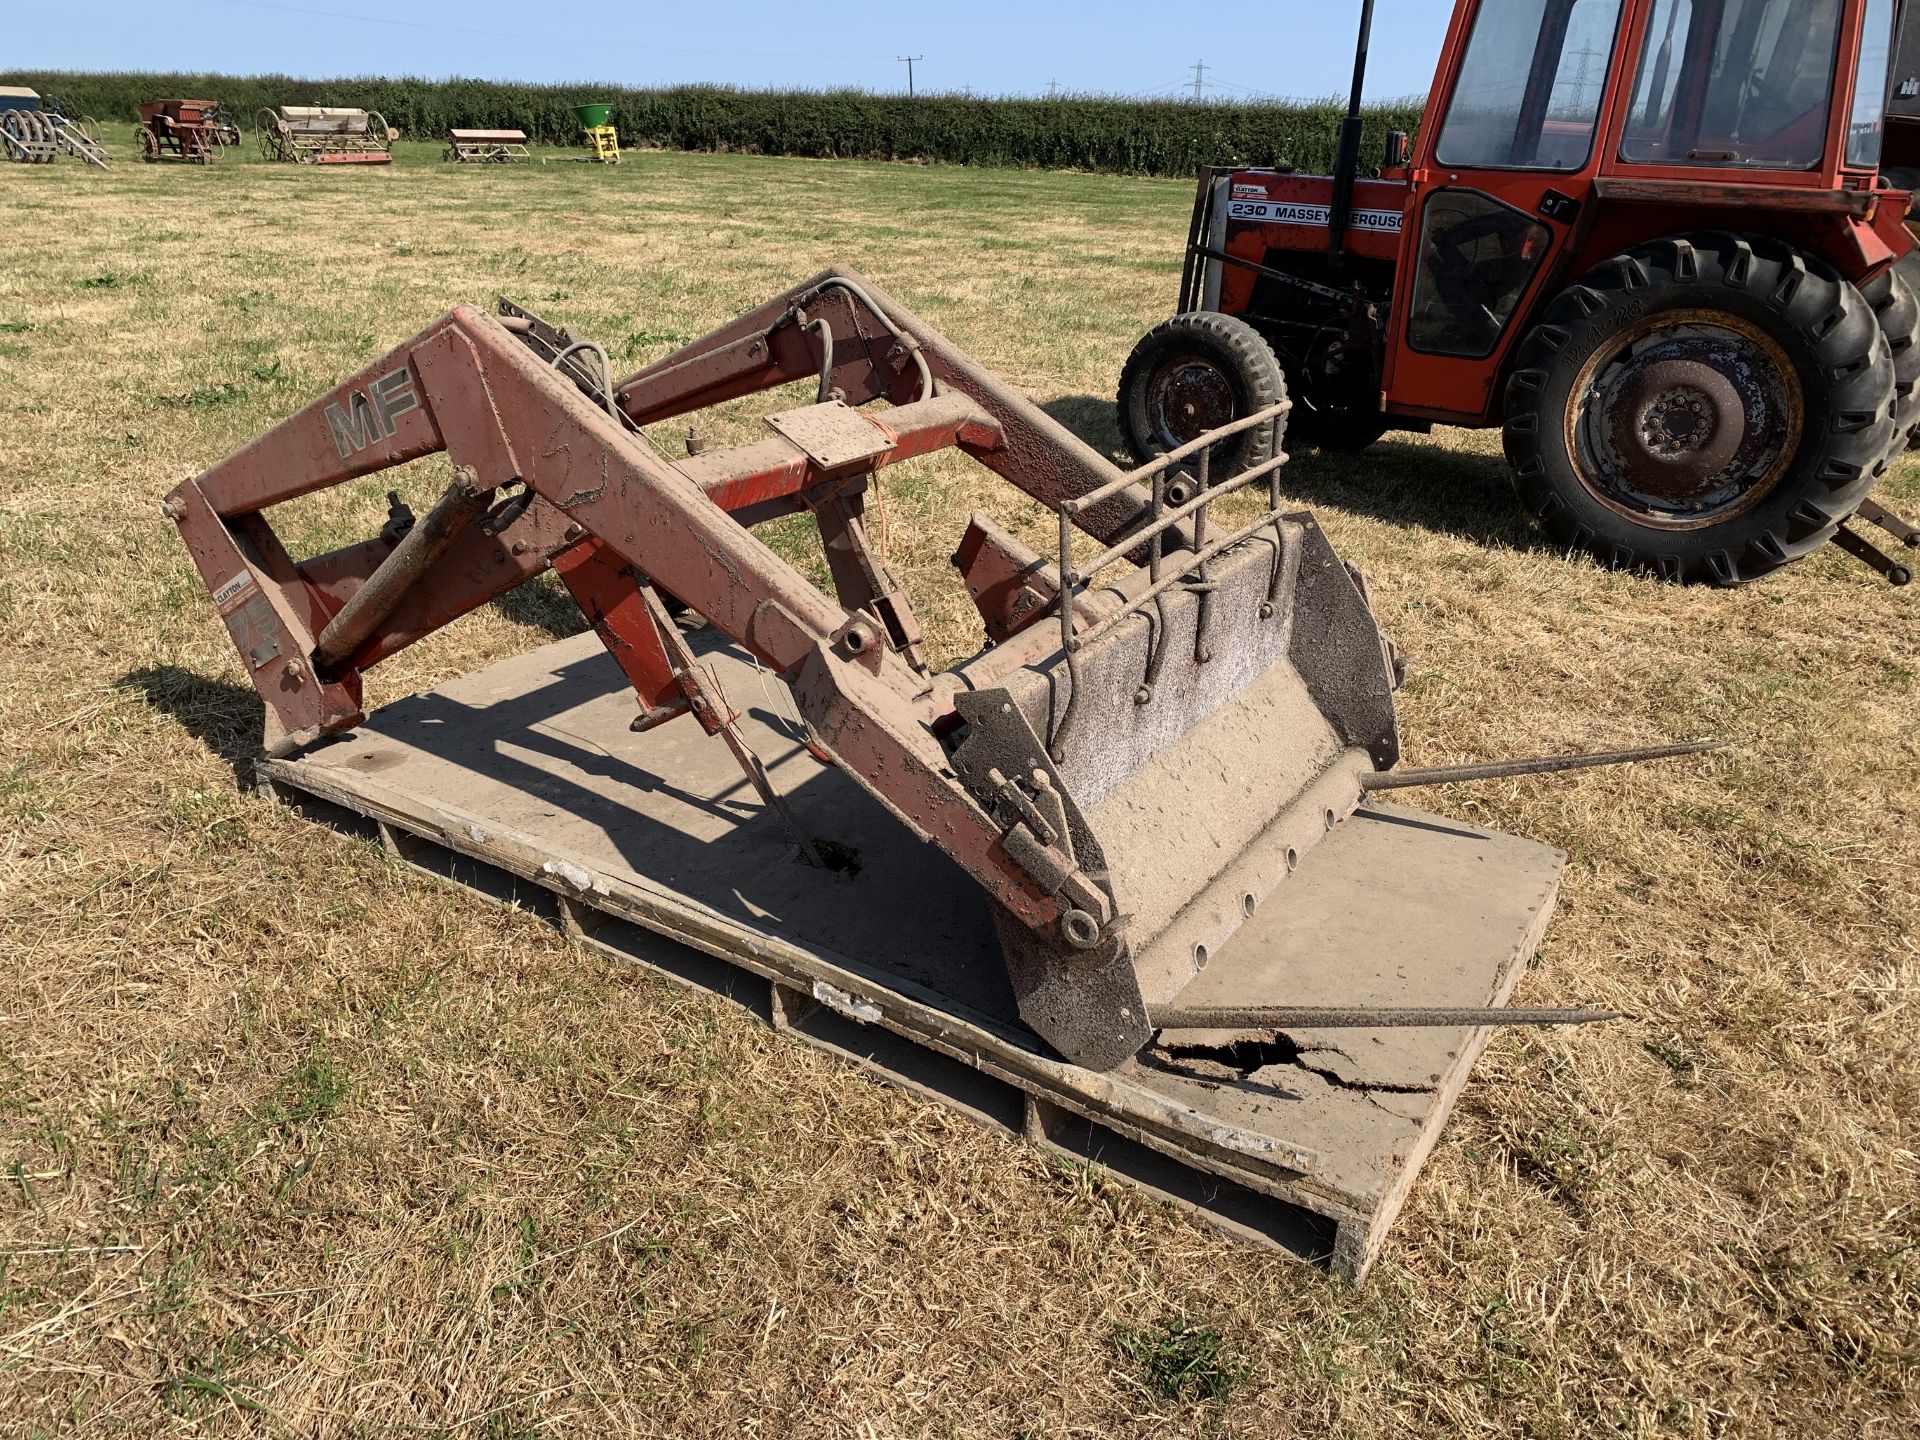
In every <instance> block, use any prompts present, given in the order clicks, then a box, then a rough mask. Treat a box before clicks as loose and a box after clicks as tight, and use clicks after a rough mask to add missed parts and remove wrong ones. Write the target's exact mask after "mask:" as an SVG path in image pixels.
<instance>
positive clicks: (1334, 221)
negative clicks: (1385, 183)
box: [1327, 0, 1373, 260]
mask: <svg viewBox="0 0 1920 1440" xmlns="http://www.w3.org/2000/svg"><path fill="white" fill-rule="evenodd" d="M1372 35H1373V0H1362V4H1361V6H1360V39H1359V41H1358V42H1357V43H1356V44H1355V45H1354V47H1353V88H1352V90H1351V91H1349V92H1348V95H1347V115H1346V119H1344V120H1342V121H1341V122H1340V150H1339V153H1338V154H1337V155H1336V156H1335V158H1334V162H1333V203H1332V204H1331V205H1329V206H1328V207H1327V254H1329V255H1331V256H1333V257H1334V259H1335V260H1338V259H1339V257H1340V252H1341V250H1342V249H1343V248H1344V246H1345V244H1346V239H1347V221H1348V220H1350V219H1351V218H1352V217H1353V181H1354V176H1355V175H1356V174H1357V173H1358V172H1359V169H1360V132H1361V130H1362V129H1363V128H1364V127H1365V124H1366V122H1365V121H1364V120H1362V119H1361V117H1360V92H1361V89H1362V88H1363V87H1364V86H1365V85H1366V83H1367V47H1368V45H1369V43H1370V41H1371V38H1372Z"/></svg>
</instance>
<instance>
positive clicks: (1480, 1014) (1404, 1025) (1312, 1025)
mask: <svg viewBox="0 0 1920 1440" xmlns="http://www.w3.org/2000/svg"><path fill="white" fill-rule="evenodd" d="M1633 1018H1634V1017H1633V1016H1631V1015H1629V1014H1627V1013H1626V1012H1625V1011H1623V1010H1558V1009H1539V1008H1533V1009H1523V1008H1519V1007H1513V1006H1505V1005H1497V1006H1471V1005H1468V1006H1448V1005H1428V1006H1413V1007H1402V1006H1393V1005H1385V1006H1349V1005H1197V1006H1195V1007H1193V1008H1192V1009H1190V1010H1168V1011H1164V1012H1162V1013H1160V1014H1157V1015H1155V1016H1153V1017H1152V1019H1153V1024H1154V1027H1155V1028H1156V1029H1159V1030H1385V1029H1411V1028H1428V1027H1430V1028H1434V1029H1445V1028H1451V1027H1453V1026H1470V1027H1474V1028H1478V1027H1479V1026H1482V1025H1591V1024H1593V1023H1594V1022H1596V1021H1600V1020H1631V1019H1633Z"/></svg>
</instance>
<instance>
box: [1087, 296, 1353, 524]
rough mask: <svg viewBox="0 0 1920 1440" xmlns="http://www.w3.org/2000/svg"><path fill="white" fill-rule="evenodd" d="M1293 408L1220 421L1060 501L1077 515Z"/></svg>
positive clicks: (1283, 405)
mask: <svg viewBox="0 0 1920 1440" xmlns="http://www.w3.org/2000/svg"><path fill="white" fill-rule="evenodd" d="M1342 298H1345V297H1342ZM1291 409H1293V402H1292V401H1291V400H1281V401H1277V402H1276V403H1274V404H1272V405H1269V406H1267V407H1266V409H1264V410H1256V411H1254V412H1253V413H1252V414H1251V415H1242V416H1241V417H1240V418H1239V419H1238V420H1229V421H1228V422H1227V423H1226V424H1225V425H1221V426H1219V427H1218V428H1216V429H1213V430H1209V431H1207V433H1206V434H1204V435H1201V436H1198V437H1197V438H1195V439H1192V440H1189V441H1188V442H1187V443H1186V444H1184V445H1182V446H1180V447H1179V448H1178V449H1174V450H1169V451H1168V452H1167V453H1166V454H1164V455H1156V456H1155V457H1154V458H1153V459H1152V460H1149V461H1148V462H1147V463H1146V464H1145V465H1142V466H1140V467H1138V468H1137V469H1133V470H1129V471H1127V472H1126V473H1125V474H1124V475H1116V476H1115V477H1114V478H1113V479H1111V480H1109V481H1107V483H1106V484H1104V485H1102V486H1100V487H1099V488H1098V489H1094V490H1089V491H1088V492H1087V493H1086V494H1084V495H1076V496H1074V497H1073V498H1072V499H1070V500H1062V501H1061V502H1060V504H1061V505H1062V506H1063V507H1064V508H1065V509H1066V510H1067V511H1068V512H1069V513H1071V514H1074V515H1078V514H1079V513H1080V512H1081V511H1082V510H1088V509H1091V508H1092V507H1093V506H1095V505H1098V504H1099V503H1100V502H1101V501H1102V500H1107V499H1111V498H1112V497H1113V496H1115V495H1118V494H1119V493H1120V492H1121V491H1122V490H1124V489H1126V488H1127V487H1128V486H1129V485H1133V484H1136V483H1138V482H1139V481H1141V480H1145V479H1147V478H1148V477H1149V476H1152V475H1157V474H1159V473H1160V472H1161V471H1162V470H1168V469H1171V468H1172V467H1173V466H1175V465H1178V464H1179V463H1180V462H1181V461H1182V460H1186V459H1189V458H1191V457H1192V456H1195V455H1198V454H1199V453H1200V452H1201V451H1202V450H1208V449H1211V448H1212V447H1213V446H1215V445H1218V444H1219V443H1220V442H1221V441H1222V440H1227V439H1231V438H1232V437H1233V436H1235V435H1238V434H1239V433H1240V432H1241V431H1242V430H1251V429H1252V428H1253V427H1254V426H1256V425H1258V424H1260V423H1261V422H1262V421H1263V420H1271V419H1273V418H1274V417H1275V416H1278V415H1284V414H1286V413H1287V412H1288V411H1289V410H1291Z"/></svg>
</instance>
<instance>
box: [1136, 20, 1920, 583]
mask: <svg viewBox="0 0 1920 1440" xmlns="http://www.w3.org/2000/svg"><path fill="white" fill-rule="evenodd" d="M1894 9H1895V6H1894V0H1456V4H1455V8H1454V14H1453V18H1452V21H1451V24H1450V25H1449V27H1448V31H1447V38H1446V43H1445V46H1444V48H1443V49H1442V52H1441V55H1440V62H1439V67H1438V69H1437V71H1436V72H1435V76H1434V83H1433V91H1432V94H1431V96H1430V97H1429V99H1428V102H1427V108H1426V111H1425V119H1424V120H1423V123H1422V125H1421V127H1420V135H1419V139H1418V141H1417V142H1416V143H1414V144H1412V145H1409V143H1408V140H1407V137H1406V136H1405V135H1402V134H1397V133H1396V134H1393V135H1390V136H1388V138H1387V147H1386V149H1387V153H1386V157H1385V162H1384V164H1383V165H1382V166H1381V167H1380V169H1379V170H1378V171H1376V172H1375V173H1374V175H1373V176H1372V177H1370V178H1360V177H1359V175H1358V169H1359V165H1358V157H1359V147H1360V132H1361V119H1360V114H1359V110H1360V105H1359V97H1360V84H1361V80H1362V77H1363V75H1364V73H1365V67H1366V55H1367V35H1368V31H1369V29H1370V26H1371V21H1372V10H1373V4H1372V0H1363V8H1362V17H1361V29H1360V45H1359V49H1358V53H1357V56H1356V61H1355V66H1354V85H1353V101H1352V104H1351V106H1350V108H1349V111H1348V115H1347V119H1346V122H1345V125H1344V127H1343V129H1342V132H1341V137H1340V147H1339V153H1338V159H1337V161H1336V164H1335V166H1334V174H1332V175H1331V176H1325V175H1297V174H1294V173H1292V172H1290V171H1288V170H1284V169H1227V168H1215V169H1209V170H1207V171H1205V172H1204V173H1203V174H1202V176H1201V179H1200V186H1199V192H1198V195H1197V197H1196V201H1195V206H1194V213H1193V222H1192V228H1191V230H1190V232H1189V236H1188V243H1187V259H1186V265H1185V269H1184V273H1183V275H1182V279H1181V289H1180V305H1179V313H1178V314H1176V315H1174V316H1173V318H1171V319H1170V320H1167V321H1165V322H1164V323H1162V324H1160V325H1158V326H1156V327H1154V329H1153V330H1151V331H1149V332H1148V333H1147V335H1146V336H1145V337H1144V338H1142V340H1141V341H1140V343H1139V344H1138V345H1137V346H1136V347H1135V348H1134V351H1133V354H1132V356H1131V357H1130V358H1129V359H1128V361H1127V365H1126V369H1125V371H1124V372H1123V374H1122V376H1121V380H1120V395H1119V409H1120V429H1121V432H1122V434H1123V435H1124V437H1125V439H1126V441H1127V443H1128V445H1129V446H1130V447H1131V449H1132V450H1133V451H1134V453H1135V454H1136V455H1138V456H1139V457H1140V458H1142V459H1146V458H1148V457H1150V456H1154V455H1158V454H1164V453H1165V452H1166V451H1168V450H1171V449H1173V448H1175V447H1177V446H1178V445H1180V444H1181V443H1183V442H1184V441H1186V440H1189V439H1191V438H1192V437H1194V436H1196V435H1199V434H1201V433H1203V432H1204V431H1206V430H1209V429H1212V428H1214V427H1216V426H1219V425H1221V424H1224V423H1226V422H1228V421H1230V420H1232V419H1233V418H1235V417H1236V416H1239V415H1244V414H1248V413H1251V412H1253V411H1256V410H1259V409H1260V408H1262V407H1263V406H1267V405H1270V404H1272V403H1273V402H1274V401H1275V400H1277V399H1279V398H1281V397H1283V396H1286V395H1288V394H1289V392H1291V398H1292V400H1293V411H1292V415H1291V417H1290V425H1289V430H1290V433H1291V434H1292V435H1293V436H1294V437H1296V438H1297V439H1299V440H1300V441H1303V442H1306V443H1309V444H1314V445H1318V446H1320V447H1322V448H1324V449H1332V450H1354V449H1358V448H1360V447H1362V446H1365V445H1368V444H1370V443H1371V442H1372V441H1374V440H1375V439H1377V438H1379V437H1380V436H1381V435H1382V434H1383V433H1385V432H1386V431H1388V430H1392V429H1401V430H1425V429H1427V428H1428V427H1429V426H1431V425H1432V424H1435V423H1440V424H1446V425H1466V426H1493V425H1498V426H1500V427H1501V428H1502V430H1503V432H1504V435H1505V441H1506V455H1507V461H1508V464H1509V466H1510V469H1511V473H1512V479H1513V483H1514V486H1515V488H1516V489H1517V490H1518V492H1519V494H1520V498H1521V500H1522V501H1523V502H1524V503H1525V505H1526V507H1527V509H1528V510H1530V511H1531V512H1532V513H1533V514H1534V516H1535V517H1537V519H1538V520H1539V522H1540V524H1541V525H1542V526H1543V527H1544V528H1545V529H1546V531H1547V533H1548V534H1550V535H1551V536H1552V537H1553V538H1554V539H1555V540H1556V541H1557V542H1559V543H1561V544H1563V545H1565V546H1567V547H1569V548H1570V549H1575V550H1582V551H1585V552H1587V553H1589V554H1591V555H1593V556H1595V557H1596V558H1598V559H1599V560H1601V561H1602V562H1603V563H1606V564H1608V565H1613V566H1619V567H1624V568H1632V569H1638V570H1645V571H1649V572H1653V573H1657V574H1659V575H1662V576H1665V577H1668V578H1670V579H1674V580H1683V581H1694V580H1698V581H1708V582H1712V583H1716V584H1722V585H1731V584H1737V583H1740V582H1742V581H1748V580H1753V579H1756V578H1758V577H1759V576H1761V575H1764V574H1766V573H1767V572H1768V571H1770V570H1773V569H1775V568H1776V567H1778V566H1781V565H1784V564H1786V563H1787V562H1788V561H1791V560H1796V559H1798V558H1800V557H1801V556H1803V555H1806V554H1807V553H1809V552H1810V551H1812V550H1814V549H1816V548H1817V547H1819V546H1820V545H1822V544H1824V543H1826V542H1827V541H1828V540H1838V541H1839V542H1840V543H1841V544H1843V545H1844V546H1845V547H1846V548H1847V549H1848V550H1849V551H1851V552H1852V553H1854V554H1856V555H1859V556H1860V557H1861V558H1862V559H1864V560H1866V561H1868V563H1870V564H1873V565H1874V566H1875V568H1876V569H1878V570H1879V571H1880V572H1881V573H1882V574H1884V575H1886V576H1887V577H1888V578H1889V579H1891V580H1893V581H1894V582H1895V583H1896V584H1898V583H1905V581H1906V580H1908V579H1910V578H1911V575H1910V571H1909V568H1908V567H1907V566H1905V565H1903V564H1899V563H1897V562H1895V561H1894V560H1893V559H1892V558H1890V557H1889V556H1887V555H1886V554H1884V553H1883V552H1881V551H1880V550H1879V549H1878V548H1876V547H1875V546H1874V545H1873V544H1871V543H1869V542H1868V541H1867V540H1866V539H1865V537H1864V536H1862V535H1860V534H1859V533H1857V532H1856V531H1853V530H1849V529H1848V528H1847V526H1846V522H1847V521H1848V520H1849V518H1851V517H1853V516H1855V515H1858V516H1859V517H1860V518H1861V519H1864V520H1869V521H1872V522H1873V523H1875V524H1879V525H1881V526H1882V528H1883V529H1885V530H1886V531H1887V532H1888V533H1889V534H1891V535H1892V536H1893V537H1894V538H1895V539H1898V540H1900V541H1902V542H1904V543H1905V544H1907V545H1914V544H1916V543H1920V532H1917V531H1915V530H1914V529H1913V528H1912V527H1910V526H1907V525H1906V524H1905V523H1904V522H1903V521H1901V520H1900V519H1899V518H1898V517H1896V516H1893V515H1891V514H1890V513H1888V512H1887V511H1886V510H1884V509H1883V508H1882V507H1880V506H1879V505H1877V504H1875V503H1874V502H1873V501H1871V500H1869V499H1868V498H1867V492H1868V490H1869V489H1870V488H1871V487H1872V485H1873V483H1874V481H1875V479H1876V478H1877V477H1878V476H1879V475H1880V474H1881V473H1882V471H1883V470H1884V469H1885V468H1886V465H1887V463H1888V462H1889V461H1890V460H1891V459H1892V458H1893V457H1894V456H1896V455H1898V454H1899V453H1900V452H1901V451H1902V450H1903V449H1904V448H1905V447H1906V445H1907V443H1908V440H1909V438H1910V437H1912V436H1913V435H1914V433H1915V431H1916V429H1920V345H1916V343H1915V339H1916V331H1917V330H1920V305H1917V304H1916V300H1915V295H1914V292H1913V290H1912V289H1910V288H1909V286H1908V284H1907V281H1906V280H1905V278H1903V276H1902V275H1901V274H1900V273H1898V272H1897V271H1896V269H1895V265H1896V262H1898V261H1899V260H1901V259H1902V258H1903V257H1904V256H1906V255H1907V254H1908V253H1909V252H1910V251H1911V250H1912V249H1913V248H1914V242H1913V240H1912V238H1911V237H1910V236H1909V235H1908V232H1907V230H1906V229H1905V227H1904V225H1903V223H1902V222H1903V220H1904V219H1905V216H1906V213H1907V208H1908V200H1909V197H1908V194H1907V192H1906V191H1904V190H1898V189H1894V188H1891V187H1890V186H1889V185H1888V184H1887V183H1886V181H1884V180H1883V179H1882V178H1881V176H1880V174H1879V161H1880V142H1881V132H1882V124H1883V114H1884V109H1885V102H1886V91H1887V74H1888V55H1889V48H1890V39H1891V35H1892V30H1893V25H1894ZM1272 443H1274V442H1273V441H1272V439H1271V438H1270V432H1269V431H1268V430H1267V429H1257V430H1248V431H1245V432H1243V433H1242V435H1241V436H1240V437H1238V438H1237V439H1236V441H1235V442H1233V448H1232V449H1231V451H1230V452H1223V453H1222V454H1221V455H1218V456H1216V457H1215V463H1216V464H1219V463H1227V464H1230V465H1234V466H1246V465H1251V464H1254V463H1257V462H1258V461H1260V460H1261V459H1263V458H1265V454H1266V447H1269V446H1270V445H1271V444H1272Z"/></svg>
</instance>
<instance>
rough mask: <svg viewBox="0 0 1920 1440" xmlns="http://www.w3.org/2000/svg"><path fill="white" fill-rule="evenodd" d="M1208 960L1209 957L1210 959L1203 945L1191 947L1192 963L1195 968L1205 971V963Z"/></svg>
mask: <svg viewBox="0 0 1920 1440" xmlns="http://www.w3.org/2000/svg"><path fill="white" fill-rule="evenodd" d="M1210 958H1211V957H1210V956H1209V955H1208V954H1207V947H1206V946H1204V945H1196V946H1194V947H1193V963H1194V965H1195V966H1196V967H1198V968H1199V969H1201V970H1204V969H1206V968H1207V961H1208V960H1209V959H1210Z"/></svg>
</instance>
